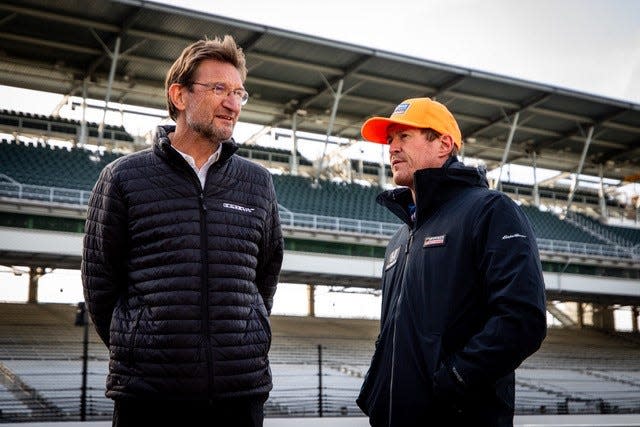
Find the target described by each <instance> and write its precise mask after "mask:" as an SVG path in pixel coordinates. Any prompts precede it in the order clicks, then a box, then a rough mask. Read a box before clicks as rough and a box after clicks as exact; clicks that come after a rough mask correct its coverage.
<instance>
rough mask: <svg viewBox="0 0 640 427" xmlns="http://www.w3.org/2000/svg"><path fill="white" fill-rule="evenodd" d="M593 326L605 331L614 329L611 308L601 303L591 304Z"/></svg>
mask: <svg viewBox="0 0 640 427" xmlns="http://www.w3.org/2000/svg"><path fill="white" fill-rule="evenodd" d="M593 326H594V327H596V328H599V329H603V330H606V331H613V330H615V321H614V318H613V309H612V308H611V307H610V306H607V305H603V304H594V305H593Z"/></svg>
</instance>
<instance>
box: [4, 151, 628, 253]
mask: <svg viewBox="0 0 640 427" xmlns="http://www.w3.org/2000/svg"><path fill="white" fill-rule="evenodd" d="M239 154H240V155H244V156H247V157H248V158H253V159H262V160H263V161H265V159H266V160H267V161H273V162H280V161H283V160H285V158H287V159H288V157H286V156H287V155H288V152H286V151H285V150H277V149H271V148H265V147H259V146H241V148H240V150H239ZM121 155H122V154H120V153H115V152H105V153H103V154H101V155H100V154H96V153H95V152H93V151H90V150H88V149H84V148H70V149H69V148H64V147H62V148H61V147H57V146H52V145H47V144H44V143H41V142H32V143H24V142H20V141H16V140H13V141H7V140H6V139H3V140H2V141H0V184H2V182H1V181H2V180H3V179H4V180H6V179H9V180H11V182H13V183H15V184H16V185H20V184H23V185H30V186H36V187H35V188H30V191H29V192H28V194H29V195H26V194H27V192H24V191H23V192H22V193H23V196H22V197H27V198H29V197H31V198H35V199H37V200H51V201H58V202H60V201H61V202H65V201H66V200H68V202H70V203H76V204H77V203H79V202H80V203H86V199H87V198H88V192H89V191H90V190H91V188H92V187H93V184H94V183H95V181H96V179H97V177H98V175H99V173H100V171H101V170H102V168H104V166H105V165H106V164H108V163H109V162H111V161H113V160H115V159H116V158H118V157H119V156H121ZM273 180H274V185H275V189H276V194H277V197H278V202H279V204H280V205H281V206H282V207H283V208H284V209H285V210H286V211H289V212H293V213H298V214H308V215H315V216H324V217H327V218H346V219H355V220H365V221H376V222H381V223H389V224H399V219H398V218H397V217H395V216H394V215H393V214H391V213H390V212H389V211H388V210H387V209H385V208H383V207H382V206H380V205H378V204H377V203H376V202H375V199H376V196H377V195H378V193H380V191H381V189H380V188H379V187H377V186H363V185H360V184H356V183H346V182H333V181H328V180H320V181H319V182H317V183H314V180H313V179H311V178H308V177H303V176H292V175H277V174H274V175H273ZM52 188H53V189H54V190H55V191H54V192H55V195H56V198H55V200H54V199H52V198H51V197H52V191H50V190H51V189H52ZM64 189H68V190H64ZM1 191H2V188H0V192H1ZM13 191H14V193H15V189H13ZM73 191H81V192H85V194H81V195H78V194H74V193H73ZM67 193H68V194H67ZM11 194H13V193H11ZM7 195H8V194H7ZM523 209H524V211H525V213H526V214H527V216H528V217H529V218H530V220H531V222H532V223H533V226H534V229H535V233H536V236H537V237H538V238H539V239H550V240H556V241H562V242H577V243H581V244H589V245H600V246H602V245H604V246H609V245H610V246H613V245H615V244H616V243H615V242H613V241H611V240H610V239H606V238H604V237H597V236H598V235H597V234H594V233H590V232H587V231H585V230H584V229H583V228H581V227H579V226H578V225H576V224H572V223H571V222H569V221H563V220H561V219H559V218H558V217H557V216H555V215H554V214H552V213H550V212H543V211H540V210H538V209H537V208H535V207H532V206H523ZM581 217H583V218H586V219H584V221H589V222H590V223H592V224H594V227H597V228H598V229H600V230H602V233H603V235H606V234H608V235H615V236H618V238H619V240H621V241H623V240H624V241H625V246H626V245H631V246H633V245H638V244H640V230H633V229H626V228H623V227H612V226H607V225H604V224H601V223H599V222H596V221H595V220H592V219H588V218H587V217H584V215H582V216H581ZM605 232H606V233H605Z"/></svg>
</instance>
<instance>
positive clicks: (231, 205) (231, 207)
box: [222, 203, 255, 212]
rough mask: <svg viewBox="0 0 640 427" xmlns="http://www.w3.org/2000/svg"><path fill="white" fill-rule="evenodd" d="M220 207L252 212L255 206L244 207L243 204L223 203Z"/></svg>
mask: <svg viewBox="0 0 640 427" xmlns="http://www.w3.org/2000/svg"><path fill="white" fill-rule="evenodd" d="M222 207H223V208H229V209H234V210H237V211H241V212H253V211H255V208H245V207H244V206H240V205H234V204H233V203H223V204H222Z"/></svg>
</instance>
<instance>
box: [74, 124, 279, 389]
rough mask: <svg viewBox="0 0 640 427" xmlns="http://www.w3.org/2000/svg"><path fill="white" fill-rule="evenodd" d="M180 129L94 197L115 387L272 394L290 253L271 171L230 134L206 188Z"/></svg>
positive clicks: (97, 308) (97, 292) (130, 161)
mask: <svg viewBox="0 0 640 427" xmlns="http://www.w3.org/2000/svg"><path fill="white" fill-rule="evenodd" d="M171 130H172V128H171V127H160V128H158V133H157V137H156V141H155V144H154V147H153V148H152V149H148V150H144V151H141V152H138V153H134V154H131V155H128V156H125V157H122V158H120V159H118V160H116V161H114V162H113V163H111V164H109V165H108V166H107V167H105V169H104V170H103V171H102V174H101V175H100V178H99V180H98V182H97V183H96V185H95V187H94V190H93V194H92V196H91V199H90V201H89V211H88V215H87V223H86V235H85V239H84V253H83V261H82V280H83V286H84V294H85V300H86V303H87V305H88V310H89V313H90V314H91V318H92V320H93V322H94V324H95V326H96V329H97V331H98V333H99V335H100V337H101V338H102V340H103V341H104V342H105V344H107V346H108V347H109V354H110V363H109V376H108V378H107V396H108V397H111V398H114V399H129V398H145V399H212V398H213V399H215V398H224V397H235V396H246V395H257V394H263V393H267V392H269V390H271V387H272V383H271V372H270V368H269V362H268V359H267V352H268V351H269V347H270V343H271V329H270V325H269V320H268V315H269V313H270V311H271V307H272V305H273V296H274V293H275V290H276V285H277V281H278V274H279V272H280V266H281V263H282V254H283V241H282V232H281V230H280V221H279V217H278V206H277V202H276V196H275V191H274V188H273V182H272V179H271V175H270V174H269V172H268V171H267V170H265V169H264V168H262V167H260V166H258V165H256V164H254V163H252V162H249V161H247V160H245V159H243V158H241V157H238V156H234V155H233V153H234V152H235V151H236V150H237V146H236V145H235V143H233V141H227V142H225V143H223V145H222V153H221V156H220V159H219V161H218V162H216V163H214V164H213V165H212V166H211V168H210V169H209V172H208V175H207V180H206V185H205V188H204V189H202V188H201V185H200V181H199V180H198V178H197V176H196V174H195V172H194V171H193V169H192V168H191V167H190V166H189V165H188V164H187V162H186V161H185V160H184V159H183V158H182V157H181V156H180V154H179V153H177V152H176V151H175V150H173V149H172V148H171V146H170V141H169V139H168V138H167V133H168V132H170V131H171Z"/></svg>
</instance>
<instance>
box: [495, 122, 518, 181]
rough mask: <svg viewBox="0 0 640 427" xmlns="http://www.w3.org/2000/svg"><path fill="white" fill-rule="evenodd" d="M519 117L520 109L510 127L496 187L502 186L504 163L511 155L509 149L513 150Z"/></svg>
mask: <svg viewBox="0 0 640 427" xmlns="http://www.w3.org/2000/svg"><path fill="white" fill-rule="evenodd" d="M519 119H520V112H519V111H518V112H517V113H516V114H515V115H514V116H513V121H512V122H511V128H510V129H509V137H508V138H507V145H506V146H505V147H504V153H502V161H501V162H500V173H499V174H498V179H497V181H496V185H495V188H499V187H500V183H501V182H500V181H501V180H502V168H503V166H504V164H505V163H506V162H507V158H508V157H509V151H510V150H511V142H512V141H513V136H514V135H515V133H516V129H517V127H518V120H519Z"/></svg>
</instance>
